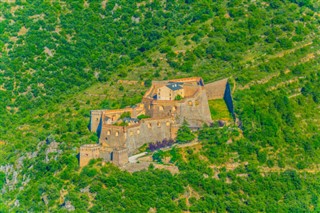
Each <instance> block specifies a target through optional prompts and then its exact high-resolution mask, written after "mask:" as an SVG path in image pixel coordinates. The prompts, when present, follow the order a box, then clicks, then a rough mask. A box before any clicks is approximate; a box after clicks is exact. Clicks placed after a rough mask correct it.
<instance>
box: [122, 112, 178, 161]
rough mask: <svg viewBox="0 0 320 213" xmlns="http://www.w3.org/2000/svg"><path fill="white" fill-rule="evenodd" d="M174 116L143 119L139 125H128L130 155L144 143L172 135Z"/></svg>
mask: <svg viewBox="0 0 320 213" xmlns="http://www.w3.org/2000/svg"><path fill="white" fill-rule="evenodd" d="M172 122H173V121H172V118H161V119H153V118H149V119H143V120H142V121H141V124H140V125H139V126H133V127H128V129H127V132H126V135H127V136H126V147H127V148H128V151H129V156H130V155H132V154H134V152H135V151H137V149H138V148H139V147H141V146H142V145H144V144H146V143H150V142H156V141H161V140H163V139H164V138H167V139H170V138H172V137H171V124H172Z"/></svg>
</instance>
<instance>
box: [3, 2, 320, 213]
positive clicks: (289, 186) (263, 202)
mask: <svg viewBox="0 0 320 213" xmlns="http://www.w3.org/2000/svg"><path fill="white" fill-rule="evenodd" d="M319 6H320V4H319V2H318V1H316V0H279V1H272V2H264V1H261V0H257V1H243V0H236V1H229V2H226V1H204V0H203V1H193V0H186V1H180V0H178V1H169V0H168V1H133V0H131V1H114V0H108V1H102V0H101V1H89V0H87V1H71V0H70V1H55V0H52V1H39V0H33V1H30V0H19V1H18V0H16V1H2V2H1V3H0V191H1V193H0V212H67V209H66V208H65V206H64V204H65V202H66V201H70V202H71V204H72V206H73V207H74V208H75V212H128V211H129V212H148V211H149V212H188V211H189V212H209V211H213V212H319V211H320V184H319V183H320V179H319V177H320V135H319V130H320V120H319V119H320V113H319V111H320V105H319V103H320V79H319V77H320V57H319V56H320V36H319V35H320V32H319V26H320V13H319ZM188 76H201V77H203V79H204V80H205V82H210V81H214V80H219V79H222V78H226V77H229V79H230V81H231V82H232V84H231V86H232V96H233V99H234V105H235V115H236V117H237V119H238V120H239V124H240V125H239V126H233V125H230V126H227V127H224V128H218V127H204V128H203V129H202V130H200V131H199V132H197V137H198V140H199V143H198V145H197V146H195V147H193V146H190V147H185V148H176V149H171V150H168V151H165V152H164V153H162V154H161V155H160V154H159V156H160V158H161V157H163V158H164V156H166V157H167V158H168V159H169V161H168V162H166V161H165V163H164V164H166V165H170V166H175V167H177V168H178V169H179V172H178V173H177V174H172V173H170V172H169V171H167V170H164V169H156V168H155V167H154V166H150V167H149V168H148V169H147V170H144V171H139V172H135V173H132V174H131V173H129V172H125V171H121V170H119V169H118V168H116V167H114V166H113V165H111V164H106V165H104V164H103V163H102V162H101V161H94V162H92V163H91V164H90V165H89V166H87V167H84V168H83V169H80V168H79V167H78V160H77V155H78V153H79V152H78V148H79V147H80V145H82V144H86V143H96V142H97V136H96V135H95V134H93V133H91V132H89V130H88V124H89V116H90V114H89V113H90V110H92V109H102V108H103V109H116V108H123V107H125V106H128V105H133V104H136V103H139V102H140V100H141V98H142V95H143V94H144V92H145V91H146V90H147V88H148V86H149V85H150V81H151V80H153V79H156V80H164V79H171V78H178V77H188ZM118 80H133V81H135V83H134V84H128V83H126V82H124V83H120V82H118ZM211 108H212V109H211V112H212V114H213V116H214V119H215V120H218V119H219V118H221V119H225V118H228V116H230V115H228V113H227V112H226V111H225V106H224V105H223V103H221V102H219V101H218V102H216V103H211ZM219 114H220V116H219ZM228 119H230V118H228ZM231 123H233V122H231ZM53 141H56V142H57V143H58V147H53V146H52V145H50V144H49V143H50V142H51V144H53V143H52V142H53ZM154 164H155V165H156V164H157V163H156V162H154Z"/></svg>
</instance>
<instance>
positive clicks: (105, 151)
mask: <svg viewBox="0 0 320 213" xmlns="http://www.w3.org/2000/svg"><path fill="white" fill-rule="evenodd" d="M227 85H228V84H227V79H223V80H221V81H217V82H213V83H210V84H208V85H206V86H205V85H204V83H203V80H202V78H199V77H193V78H183V79H175V80H169V81H153V82H152V86H151V88H150V89H149V90H148V91H147V92H146V93H145V95H144V97H143V99H142V103H140V104H137V105H136V106H134V107H128V108H125V109H119V110H92V111H91V120H90V130H91V131H92V132H96V133H97V134H98V135H99V144H95V145H84V146H82V147H81V148H80V166H85V165H87V164H88V162H89V161H90V159H95V158H102V159H103V160H104V161H112V162H114V163H115V164H116V165H120V166H121V165H124V164H125V163H127V162H128V156H131V155H132V154H134V153H135V152H136V151H137V150H138V148H139V147H141V146H142V145H144V144H146V143H150V142H156V141H161V140H163V139H170V138H171V139H174V138H175V137H176V133H177V130H178V129H179V126H180V125H181V124H182V123H183V121H184V120H186V121H187V122H188V123H189V125H190V127H201V126H202V125H203V124H204V123H207V124H210V123H211V122H212V120H211V114H210V109H209V104H208V100H211V99H217V98H224V97H225V98H227V99H228V100H231V101H232V99H231V94H226V88H227ZM228 88H229V93H230V87H228ZM170 94H171V95H170ZM177 94H179V95H180V96H181V97H180V98H178V100H177V99H175V97H174V96H175V95H177ZM181 94H182V95H181ZM161 96H162V97H161ZM167 96H168V97H169V98H168V97H167ZM170 97H171V98H170ZM164 99H165V100H164ZM168 99H170V100H168ZM128 112H129V113H130V115H131V116H130V118H122V117H123V116H122V115H123V113H128ZM142 114H144V115H147V116H149V118H145V119H141V120H138V119H137V117H138V116H139V115H142ZM119 123H122V124H125V125H119Z"/></svg>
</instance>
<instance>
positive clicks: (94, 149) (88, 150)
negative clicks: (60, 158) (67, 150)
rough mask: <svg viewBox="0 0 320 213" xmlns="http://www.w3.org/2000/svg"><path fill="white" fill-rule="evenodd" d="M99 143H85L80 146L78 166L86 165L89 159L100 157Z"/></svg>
mask: <svg viewBox="0 0 320 213" xmlns="http://www.w3.org/2000/svg"><path fill="white" fill-rule="evenodd" d="M100 147H101V146H100V145H99V144H86V145H83V146H81V147H80V158H79V161H80V162H79V164H80V167H83V166H86V165H87V164H88V163H89V161H90V160H91V159H97V158H100Z"/></svg>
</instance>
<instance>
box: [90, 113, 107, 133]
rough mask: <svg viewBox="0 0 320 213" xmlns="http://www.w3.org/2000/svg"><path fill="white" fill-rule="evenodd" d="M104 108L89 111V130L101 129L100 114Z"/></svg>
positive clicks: (96, 130) (97, 130)
mask: <svg viewBox="0 0 320 213" xmlns="http://www.w3.org/2000/svg"><path fill="white" fill-rule="evenodd" d="M103 111H104V110H91V111H90V131H91V132H99V131H101V115H102V113H103Z"/></svg>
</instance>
